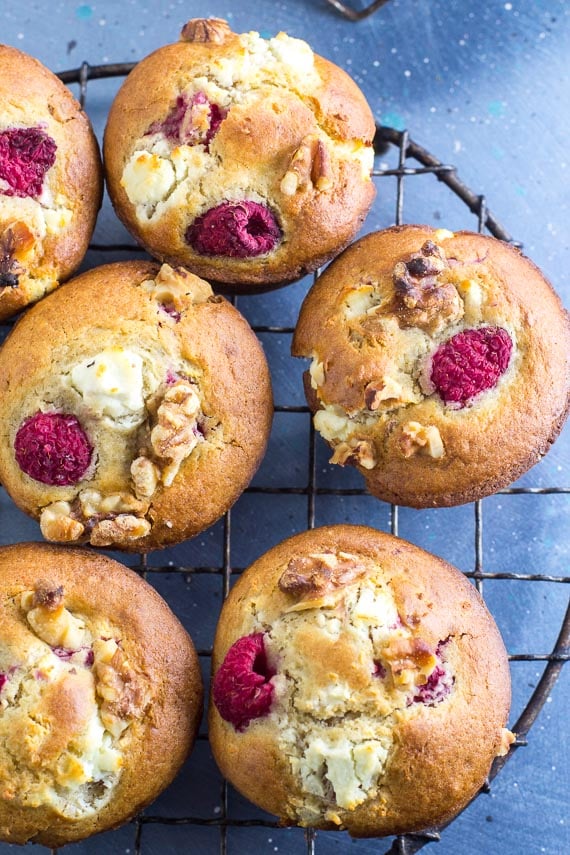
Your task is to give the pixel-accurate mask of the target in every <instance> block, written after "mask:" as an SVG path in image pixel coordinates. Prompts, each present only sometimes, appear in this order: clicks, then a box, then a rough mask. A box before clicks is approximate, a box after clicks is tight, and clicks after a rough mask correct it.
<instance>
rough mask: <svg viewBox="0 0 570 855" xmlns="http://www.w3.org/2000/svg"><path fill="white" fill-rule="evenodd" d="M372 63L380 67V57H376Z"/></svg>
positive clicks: (375, 66)
mask: <svg viewBox="0 0 570 855" xmlns="http://www.w3.org/2000/svg"><path fill="white" fill-rule="evenodd" d="M372 65H373V66H374V68H378V66H379V65H380V61H379V60H378V59H375V60H374V62H373V63H372Z"/></svg>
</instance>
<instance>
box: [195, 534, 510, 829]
mask: <svg viewBox="0 0 570 855" xmlns="http://www.w3.org/2000/svg"><path fill="white" fill-rule="evenodd" d="M213 675H214V676H213V688H212V703H211V704H210V720H209V728H210V741H211V745H212V750H213V752H214V756H215V758H216V760H217V763H218V764H219V766H220V769H221V770H222V772H223V774H224V775H225V776H226V777H227V778H228V779H229V780H230V781H231V783H232V784H233V785H234V786H235V787H236V788H237V789H238V790H239V791H240V792H241V793H242V794H243V795H244V796H246V797H247V798H249V799H251V801H253V802H255V803H256V804H257V805H259V806H260V807H262V808H263V809H265V810H267V811H269V812H271V813H274V814H277V815H278V816H279V819H280V821H281V823H283V824H286V825H302V826H310V827H314V828H319V829H324V830H330V829H346V830H348V831H349V832H350V834H351V835H353V836H355V837H372V836H382V835H389V834H401V833H405V832H411V831H418V830H420V829H423V828H425V827H427V826H432V825H434V824H436V823H441V822H445V821H447V820H449V819H451V818H452V817H453V816H454V815H455V814H456V813H457V812H458V811H459V810H460V809H461V808H462V807H464V806H465V805H466V804H467V802H468V801H469V800H470V799H471V798H472V797H473V796H474V795H475V794H476V793H477V791H478V790H479V788H480V787H481V785H482V784H483V782H484V779H485V777H486V775H487V773H488V772H489V768H490V765H491V762H492V760H493V758H494V757H496V756H497V755H502V754H505V753H506V752H507V751H508V748H509V745H510V744H511V742H512V741H513V739H514V737H513V734H512V733H510V732H509V731H508V730H505V728H504V725H505V722H506V720H507V715H508V711H509V703H510V679H509V667H508V661H507V656H506V653H505V649H504V647H503V643H502V640H501V637H500V635H499V632H498V630H497V627H496V625H495V623H494V621H493V619H492V617H491V615H490V614H489V613H488V612H487V610H486V608H485V606H484V604H483V601H482V600H481V598H480V597H479V595H478V594H477V592H476V591H475V589H474V588H473V586H472V585H470V584H469V582H468V581H467V580H466V579H465V577H464V576H463V575H462V574H461V573H460V572H459V571H457V570H455V569H454V568H453V567H451V566H450V565H449V564H446V563H445V562H444V561H441V560H440V559H438V558H436V557H435V556H433V555H430V554H429V553H427V552H424V551H423V550H422V549H419V548H417V547H415V546H412V545H411V544H409V543H406V542H405V541H403V540H398V539H397V538H395V537H392V536H391V535H387V534H383V533H381V532H378V531H375V530H373V529H371V528H365V527H360V526H348V525H339V526H329V527H326V528H321V529H315V530H313V531H307V532H304V533H303V534H299V535H297V536H295V537H292V538H290V539H289V540H286V541H284V542H283V543H281V544H280V545H279V546H276V547H274V548H273V549H271V550H269V552H267V553H266V554H265V555H263V556H262V557H261V558H260V559H259V560H258V561H256V562H255V563H254V564H253V565H252V566H251V567H250V568H249V569H248V570H246V571H245V573H244V574H243V575H242V576H241V578H240V579H239V581H238V582H237V584H236V585H235V586H234V588H233V589H232V591H231V592H230V595H229V597H228V599H227V601H226V603H225V604H224V608H223V610H222V614H221V616H220V621H219V624H218V629H217V632H216V638H215V643H214V653H213Z"/></svg>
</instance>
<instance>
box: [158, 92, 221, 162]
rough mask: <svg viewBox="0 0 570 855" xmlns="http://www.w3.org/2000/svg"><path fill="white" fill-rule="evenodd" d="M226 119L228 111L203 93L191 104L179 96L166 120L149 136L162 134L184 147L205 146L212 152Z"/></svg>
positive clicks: (198, 93) (198, 94) (192, 99)
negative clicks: (219, 129)
mask: <svg viewBox="0 0 570 855" xmlns="http://www.w3.org/2000/svg"><path fill="white" fill-rule="evenodd" d="M204 105H207V107H208V110H207V111H204V109H203V107H204ZM205 113H207V115H205ZM226 116H227V110H222V108H221V107H219V106H218V105H217V104H212V102H211V101H209V100H208V98H207V97H206V95H205V94H204V93H203V92H196V94H195V95H193V96H192V98H191V100H190V101H189V100H188V98H187V97H186V96H185V95H179V96H178V98H177V99H176V103H175V105H174V107H173V108H172V110H171V111H170V113H169V114H168V116H167V117H166V119H164V121H162V122H153V123H152V125H151V126H150V127H149V129H148V131H147V132H146V135H145V136H148V135H149V134H159V133H162V134H164V136H165V137H167V138H168V139H171V140H174V141H175V142H180V143H183V144H184V145H197V144H198V143H203V145H205V146H206V149H208V147H209V145H210V142H211V140H212V139H213V137H214V136H215V135H216V133H217V131H218V128H219V127H220V125H221V123H222V122H223V120H224V119H225V118H226Z"/></svg>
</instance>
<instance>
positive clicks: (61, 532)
mask: <svg viewBox="0 0 570 855" xmlns="http://www.w3.org/2000/svg"><path fill="white" fill-rule="evenodd" d="M40 529H41V532H42V534H43V536H44V537H45V539H46V540H52V541H55V542H56V543H72V542H73V541H74V540H79V538H80V537H81V535H82V534H83V532H84V531H85V526H84V525H83V524H82V523H80V522H79V520H76V519H73V517H72V516H71V505H70V504H69V502H53V503H52V504H51V505H47V506H46V507H45V508H44V509H43V510H42V512H41V514H40Z"/></svg>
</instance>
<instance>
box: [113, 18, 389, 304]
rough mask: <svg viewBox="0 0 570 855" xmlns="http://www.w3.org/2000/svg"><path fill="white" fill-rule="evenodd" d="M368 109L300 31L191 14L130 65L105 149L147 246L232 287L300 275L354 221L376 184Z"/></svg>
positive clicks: (122, 209)
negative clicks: (248, 26) (246, 27)
mask: <svg viewBox="0 0 570 855" xmlns="http://www.w3.org/2000/svg"><path fill="white" fill-rule="evenodd" d="M374 132H375V124H374V119H373V116H372V114H371V112H370V108H369V107H368V105H367V103H366V101H365V99H364V96H363V95H362V93H361V91H360V90H359V88H358V87H357V86H356V84H355V83H354V81H353V80H352V79H351V78H350V77H349V76H348V75H347V74H346V73H345V72H344V71H342V69H340V68H338V67H337V66H335V65H333V64H332V63H330V62H328V61H327V60H325V59H323V58H321V57H319V56H317V55H316V54H314V53H313V51H312V50H311V48H310V47H309V46H308V45H307V44H306V43H305V42H303V41H300V40H299V39H294V38H291V37H290V36H288V35H286V34H285V33H279V35H277V36H275V37H274V38H270V39H264V38H262V37H261V36H260V35H259V33H255V32H250V33H245V34H242V35H238V34H236V33H233V32H232V31H231V30H230V27H229V26H228V24H227V23H226V22H225V21H222V20H219V19H216V18H213V19H204V20H202V19H196V20H192V21H189V22H188V23H187V24H186V26H185V27H184V28H183V30H182V33H181V40H180V41H179V42H178V43H177V44H171V45H167V46H165V47H162V48H160V49H159V50H157V51H155V52H154V53H153V54H151V55H150V56H148V57H146V58H145V59H143V60H142V62H140V63H139V64H138V65H137V66H136V68H134V69H133V71H131V73H130V74H129V76H128V78H127V80H126V81H125V83H124V84H123V86H122V88H121V89H120V91H119V93H118V95H117V97H116V99H115V101H114V103H113V105H112V107H111V110H110V113H109V118H108V123H107V128H106V131H105V142H104V160H105V169H106V176H107V187H108V190H109V194H110V196H111V199H112V202H113V205H114V207H115V210H116V212H117V214H118V216H119V217H120V218H121V220H122V221H123V222H124V224H125V225H126V227H127V228H128V229H129V231H130V232H131V233H132V234H133V235H134V237H135V238H136V240H137V241H139V243H141V244H142V245H143V246H144V247H145V248H146V249H147V250H148V251H149V252H150V254H151V255H153V256H155V257H156V258H158V259H160V260H161V261H168V262H169V263H170V264H173V265H177V264H182V265H184V266H186V267H188V268H189V269H190V270H192V271H193V272H194V273H196V274H198V275H199V276H204V277H205V278H206V279H208V280H209V281H211V282H216V283H219V284H220V285H222V286H225V287H226V288H231V289H234V290H236V291H255V290H259V289H261V288H269V287H275V286H277V285H280V284H284V283H286V282H289V281H291V280H294V279H297V278H299V277H300V276H302V275H303V274H305V273H307V272H308V271H310V270H314V269H315V268H316V267H318V266H319V265H320V264H323V263H324V262H325V261H327V260H328V259H330V258H331V257H332V256H333V255H335V254H336V253H337V252H339V251H340V250H341V249H342V248H343V247H344V246H346V244H348V243H349V241H350V240H352V238H353V237H354V235H355V234H356V232H357V230H358V228H359V227H360V224H361V223H362V220H363V219H364V217H365V216H366V213H367V212H368V209H369V208H370V205H371V204H372V200H373V197H374V186H373V183H372V181H371V178H370V173H371V169H372V163H373V149H372V138H373V136H374Z"/></svg>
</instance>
